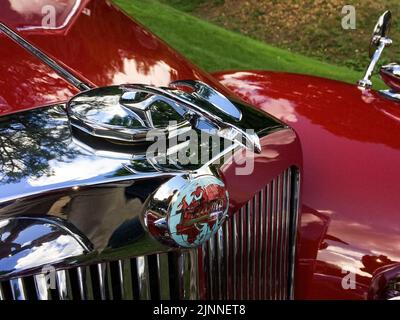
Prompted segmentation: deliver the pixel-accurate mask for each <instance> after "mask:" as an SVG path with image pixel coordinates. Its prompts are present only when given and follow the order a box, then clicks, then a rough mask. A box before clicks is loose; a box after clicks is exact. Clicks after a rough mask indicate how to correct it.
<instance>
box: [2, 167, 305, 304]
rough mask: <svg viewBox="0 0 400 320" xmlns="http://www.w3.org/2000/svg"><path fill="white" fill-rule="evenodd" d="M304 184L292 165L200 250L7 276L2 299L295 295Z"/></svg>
mask: <svg viewBox="0 0 400 320" xmlns="http://www.w3.org/2000/svg"><path fill="white" fill-rule="evenodd" d="M298 188H299V176H298V172H297V170H296V169H294V168H290V169H288V170H286V171H284V172H283V173H282V174H281V175H279V176H278V177H277V178H276V179H274V180H273V181H272V182H271V183H269V184H268V185H267V186H266V187H265V188H264V189H262V190H261V191H260V192H258V193H257V194H256V195H255V196H254V197H253V199H251V200H250V201H249V202H248V203H247V204H246V205H245V206H244V207H242V208H241V209H240V210H239V211H238V212H236V213H235V214H234V215H232V216H231V218H230V219H228V220H227V222H226V223H225V224H224V226H223V227H222V228H221V229H220V231H219V232H218V233H217V234H216V235H215V236H214V237H213V238H212V239H211V240H210V241H209V242H207V243H206V244H205V245H203V246H202V247H201V248H199V249H194V250H190V251H182V252H178V251H176V252H169V253H160V254H153V255H149V256H141V257H136V258H131V259H125V260H117V261H111V262H102V263H96V264H92V265H87V266H81V267H76V268H71V269H67V270H58V271H55V272H53V273H51V270H46V271H47V272H46V273H45V274H37V275H33V276H26V277H21V278H16V279H7V280H4V281H0V300H26V299H29V300H50V299H54V300H91V299H99V300H121V299H122V300H124V299H127V300H130V299H154V300H158V299H163V300H164V299H165V300H167V299H173V300H174V299H198V298H200V299H289V298H292V295H293V288H292V285H293V275H294V253H295V252H294V248H295V241H296V239H295V234H296V232H295V231H296V229H297V214H298ZM49 286H50V288H49Z"/></svg>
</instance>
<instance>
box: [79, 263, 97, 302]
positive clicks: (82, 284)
mask: <svg viewBox="0 0 400 320" xmlns="http://www.w3.org/2000/svg"><path fill="white" fill-rule="evenodd" d="M77 272H78V284H79V293H80V295H81V299H82V300H93V291H92V282H91V278H90V270H89V267H78V268H77Z"/></svg>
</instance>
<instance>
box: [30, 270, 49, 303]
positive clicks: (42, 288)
mask: <svg viewBox="0 0 400 320" xmlns="http://www.w3.org/2000/svg"><path fill="white" fill-rule="evenodd" d="M34 280H35V289H36V296H37V299H38V300H51V293H50V291H49V288H48V283H47V280H46V275H44V274H37V275H35V276H34Z"/></svg>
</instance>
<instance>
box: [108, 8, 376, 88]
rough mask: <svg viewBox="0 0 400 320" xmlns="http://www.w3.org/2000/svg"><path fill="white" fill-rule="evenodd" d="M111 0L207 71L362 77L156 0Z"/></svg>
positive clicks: (349, 78) (332, 77) (351, 78)
mask: <svg viewBox="0 0 400 320" xmlns="http://www.w3.org/2000/svg"><path fill="white" fill-rule="evenodd" d="M177 1H178V0H177ZM114 2H115V3H116V4H117V5H119V6H120V7H121V8H122V9H123V10H125V11H126V12H127V13H128V14H129V15H131V16H132V17H133V18H134V19H136V20H138V21H139V22H141V23H142V24H144V25H145V26H146V27H147V28H149V29H150V30H151V31H152V32H154V33H155V34H156V35H158V36H159V37H160V38H162V39H163V40H164V41H166V42H167V43H168V44H169V45H170V46H172V47H173V48H175V49H176V50H177V51H179V52H180V53H181V54H183V55H184V56H185V57H187V58H189V59H190V60H192V61H193V62H194V63H195V64H197V65H198V66H200V67H201V68H203V69H205V70H206V71H209V72H213V71H218V70H240V69H242V70H243V69H246V70H249V69H261V70H276V71H287V72H295V73H305V74H310V75H317V76H321V77H326V78H331V79H337V80H342V81H346V82H350V83H355V82H356V81H357V80H358V79H359V78H360V77H361V74H360V72H355V71H353V70H351V69H349V68H346V67H341V66H336V65H332V64H328V63H325V62H321V61H318V60H316V59H313V58H309V57H306V56H303V55H300V54H296V53H292V52H289V51H286V50H283V49H279V48H276V47H273V46H270V45H267V44H265V43H263V42H260V41H257V40H254V39H251V38H248V37H246V36H243V35H241V34H239V33H235V32H232V31H227V30H225V29H223V28H221V27H218V26H215V25H213V24H211V23H208V22H205V21H202V20H200V19H198V18H196V17H193V16H191V15H189V14H186V13H184V12H182V11H179V10H176V9H174V8H172V7H170V6H168V5H166V4H162V3H160V2H159V1H156V0H146V1H142V0H114ZM178 2H179V1H178ZM374 83H376V84H377V85H376V87H382V82H381V81H380V80H377V79H375V80H374Z"/></svg>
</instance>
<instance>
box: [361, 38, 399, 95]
mask: <svg viewBox="0 0 400 320" xmlns="http://www.w3.org/2000/svg"><path fill="white" fill-rule="evenodd" d="M373 42H374V43H377V44H378V47H377V48H376V50H375V52H374V54H373V56H372V58H371V62H370V63H369V65H368V68H367V70H366V71H365V75H364V77H363V78H362V79H361V80H359V81H358V82H357V84H358V87H360V88H364V89H368V88H371V87H372V82H371V77H372V73H373V72H374V69H375V67H376V64H377V63H378V61H379V59H380V57H381V55H382V52H383V49H385V47H386V46H390V45H391V44H392V40H391V39H389V38H386V37H376V39H374V40H373Z"/></svg>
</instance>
